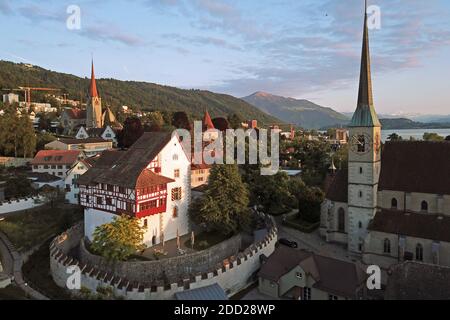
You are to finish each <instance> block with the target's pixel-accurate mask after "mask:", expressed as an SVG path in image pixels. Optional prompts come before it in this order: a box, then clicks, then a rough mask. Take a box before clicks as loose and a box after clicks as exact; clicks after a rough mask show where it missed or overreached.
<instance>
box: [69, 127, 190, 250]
mask: <svg viewBox="0 0 450 320" xmlns="http://www.w3.org/2000/svg"><path fill="white" fill-rule="evenodd" d="M78 184H79V187H80V203H81V205H82V206H83V207H84V208H85V221H84V223H85V224H84V227H85V235H86V236H87V237H88V238H89V239H90V240H92V235H93V232H94V230H95V228H96V227H98V226H100V225H102V224H105V223H108V222H110V221H112V220H113V219H114V218H115V217H117V216H119V215H122V214H126V215H129V216H132V217H136V218H138V219H139V220H140V222H141V224H142V226H144V227H145V235H144V243H145V245H146V246H148V247H150V246H152V245H156V244H158V243H160V242H162V241H163V240H164V241H168V240H171V239H174V238H176V237H177V235H180V236H182V235H186V234H188V233H189V218H188V214H187V212H188V206H189V202H190V198H191V159H189V158H188V156H187V155H186V153H185V152H184V150H183V147H182V145H181V143H180V141H179V138H178V136H173V137H172V135H171V134H170V133H166V132H148V133H144V135H143V136H142V137H141V138H140V139H139V140H138V141H137V142H136V143H135V144H133V146H132V147H131V148H130V149H128V150H127V151H106V152H105V153H104V154H102V155H101V156H100V158H99V159H98V160H97V162H96V163H95V164H94V166H93V167H92V168H91V169H89V170H88V171H87V172H86V173H85V174H84V175H82V176H81V177H80V178H79V179H78Z"/></svg>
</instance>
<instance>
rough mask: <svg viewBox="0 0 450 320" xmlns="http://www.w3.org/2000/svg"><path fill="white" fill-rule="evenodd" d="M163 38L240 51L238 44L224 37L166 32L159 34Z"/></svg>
mask: <svg viewBox="0 0 450 320" xmlns="http://www.w3.org/2000/svg"><path fill="white" fill-rule="evenodd" d="M161 37H162V38H163V39H170V40H175V41H181V42H186V43H190V44H194V45H199V46H205V45H210V46H214V47H218V48H224V49H229V50H237V51H241V50H242V48H241V47H240V46H238V45H235V44H233V43H230V42H228V41H226V40H224V39H221V38H216V37H208V36H183V35H180V34H175V33H166V34H163V35H161Z"/></svg>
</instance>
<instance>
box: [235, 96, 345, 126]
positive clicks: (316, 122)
mask: <svg viewBox="0 0 450 320" xmlns="http://www.w3.org/2000/svg"><path fill="white" fill-rule="evenodd" d="M241 99H242V100H244V101H246V102H248V103H249V104H252V105H254V106H255V107H257V108H259V109H260V110H261V111H263V112H265V113H267V114H269V115H272V116H275V115H276V116H277V117H278V118H280V119H281V120H283V121H285V122H288V123H293V124H295V125H298V126H300V127H303V128H305V129H320V128H322V127H326V126H330V125H339V124H341V125H344V124H346V123H347V122H348V121H350V119H349V118H348V117H347V116H345V115H344V114H342V113H339V112H337V111H335V110H333V109H332V108H329V107H323V106H320V105H318V104H316V103H314V102H311V101H309V100H306V99H295V98H288V97H282V96H278V95H273V94H271V93H267V92H264V91H257V92H255V93H253V94H251V95H249V96H247V97H243V98H241Z"/></svg>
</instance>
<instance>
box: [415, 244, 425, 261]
mask: <svg viewBox="0 0 450 320" xmlns="http://www.w3.org/2000/svg"><path fill="white" fill-rule="evenodd" d="M416 260H417V261H423V246H422V245H421V244H420V243H418V244H417V246H416Z"/></svg>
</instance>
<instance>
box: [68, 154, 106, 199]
mask: <svg viewBox="0 0 450 320" xmlns="http://www.w3.org/2000/svg"><path fill="white" fill-rule="evenodd" d="M98 158H99V156H95V157H90V158H82V159H79V160H78V161H77V162H75V163H74V164H73V165H72V168H71V169H70V170H69V171H68V172H67V177H66V178H65V180H64V185H65V190H66V196H65V197H66V202H67V203H71V204H75V205H78V204H80V188H79V186H78V179H79V178H80V177H81V176H82V175H83V174H85V173H86V171H88V170H89V169H90V168H92V166H93V165H94V163H95V161H97V160H98Z"/></svg>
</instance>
